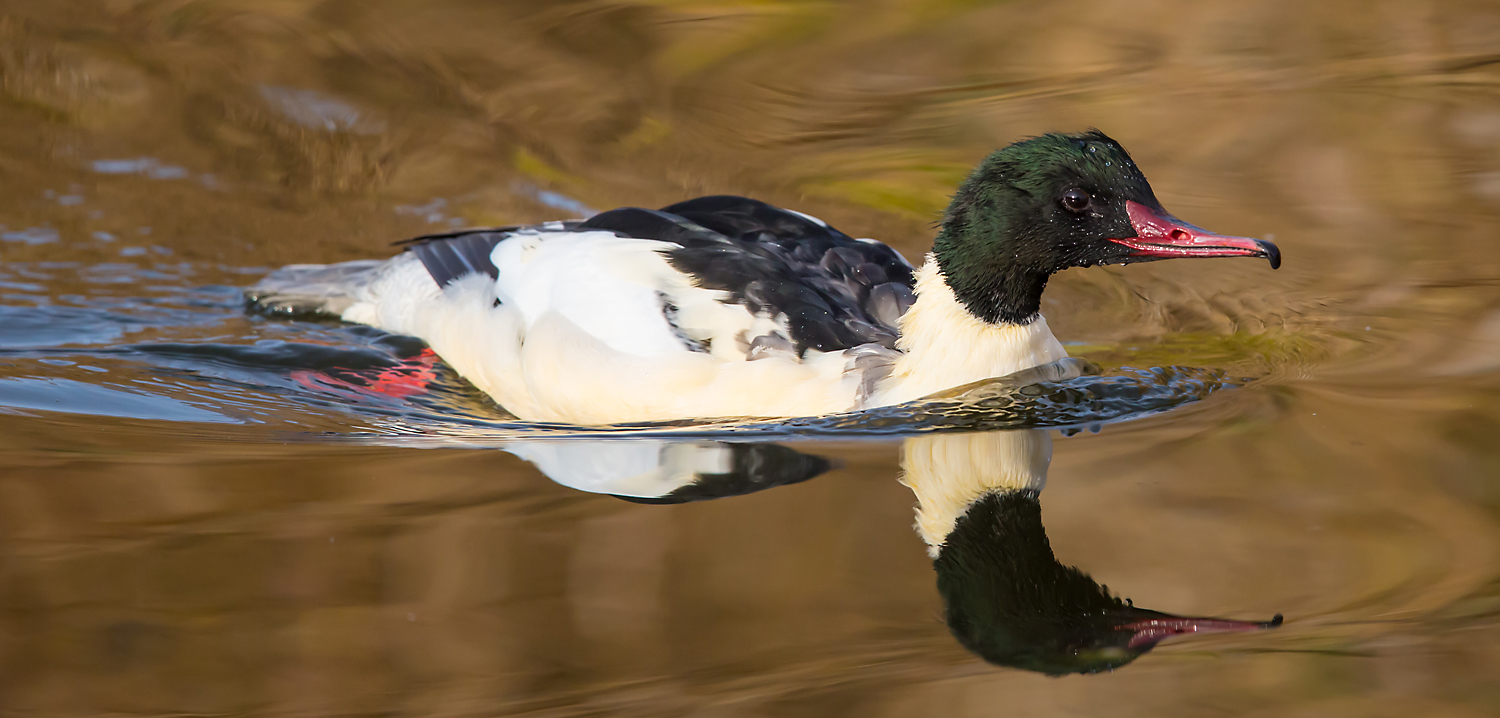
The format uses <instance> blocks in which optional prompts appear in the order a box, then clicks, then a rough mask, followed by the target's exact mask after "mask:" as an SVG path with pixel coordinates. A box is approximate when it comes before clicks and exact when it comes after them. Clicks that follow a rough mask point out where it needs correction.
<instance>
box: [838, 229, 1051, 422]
mask: <svg viewBox="0 0 1500 718" xmlns="http://www.w3.org/2000/svg"><path fill="white" fill-rule="evenodd" d="M916 279H917V284H916V295H917V300H916V302H915V303H914V304H912V305H911V308H910V309H908V310H906V313H905V314H903V315H901V338H900V339H898V340H897V343H896V346H897V348H898V349H900V350H901V351H902V356H901V357H900V358H899V359H897V360H896V363H895V366H894V367H893V369H892V371H891V374H890V376H889V377H887V378H885V379H884V380H882V381H881V383H880V385H879V387H878V388H877V389H876V391H875V393H874V395H873V396H872V397H871V399H870V402H869V403H868V406H889V405H891V404H900V403H903V402H908V401H912V400H915V399H920V398H922V397H924V396H927V395H929V394H933V393H935V392H939V391H942V390H944V389H951V388H953V387H955V386H961V385H963V384H968V383H970V382H976V381H979V380H981V379H989V378H992V377H999V376H1005V375H1006V374H1012V373H1015V372H1018V371H1021V370H1022V369H1030V368H1031V367H1034V366H1039V365H1042V364H1048V363H1051V362H1055V361H1058V360H1060V359H1064V358H1066V357H1067V356H1068V352H1067V350H1065V349H1063V346H1062V344H1061V343H1059V342H1058V341H1057V338H1056V337H1054V336H1052V330H1050V329H1048V328H1047V319H1046V318H1045V317H1042V316H1041V315H1037V318H1036V321H1034V322H1031V323H1030V324H991V323H989V322H986V321H984V320H983V319H980V318H979V317H976V316H974V315H973V314H970V313H969V310H968V309H965V308H964V306H963V304H961V303H959V301H958V299H957V298H956V297H954V296H953V290H952V289H950V288H949V287H948V283H947V282H945V281H943V275H942V273H941V272H939V271H938V265H937V259H936V258H935V257H934V256H933V255H932V254H930V253H929V254H928V255H927V262H926V263H925V264H923V265H922V268H921V269H918V270H917V272H916Z"/></svg>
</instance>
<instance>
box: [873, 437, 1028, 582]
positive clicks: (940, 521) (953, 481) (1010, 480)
mask: <svg viewBox="0 0 1500 718" xmlns="http://www.w3.org/2000/svg"><path fill="white" fill-rule="evenodd" d="M901 454H902V455H901V469H902V472H903V475H902V478H901V483H903V484H905V485H906V486H907V488H910V489H911V490H912V493H915V494H916V495H917V524H916V529H917V533H919V534H921V535H922V540H923V541H925V542H927V553H928V554H930V555H931V556H932V557H933V558H937V555H938V552H939V551H940V550H941V549H942V546H943V543H944V542H945V541H947V540H948V534H950V533H953V527H954V525H956V524H957V523H958V520H959V518H961V517H962V516H963V515H964V514H965V513H967V512H968V510H969V506H970V505H972V504H973V503H974V502H975V501H978V500H979V499H980V498H981V497H983V496H984V495H985V494H989V493H995V492H1002V491H1016V490H1019V489H1035V490H1037V491H1041V490H1042V488H1043V487H1044V486H1046V484H1047V466H1048V465H1049V464H1050V463H1051V462H1052V438H1051V437H1049V436H1048V435H1047V432H1045V431H1042V430H1040V429H1031V430H1028V431H994V432H988V433H982V434H941V435H937V436H919V437H915V438H911V439H907V440H906V443H905V444H904V445H903V446H902V450H901Z"/></svg>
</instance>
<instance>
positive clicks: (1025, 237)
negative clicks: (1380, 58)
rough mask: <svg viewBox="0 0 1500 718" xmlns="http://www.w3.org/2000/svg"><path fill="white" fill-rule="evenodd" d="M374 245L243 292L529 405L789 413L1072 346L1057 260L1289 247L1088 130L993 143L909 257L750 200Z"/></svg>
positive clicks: (893, 400)
mask: <svg viewBox="0 0 1500 718" xmlns="http://www.w3.org/2000/svg"><path fill="white" fill-rule="evenodd" d="M404 246H405V249H406V251H404V252H403V253H401V254H399V255H397V256H395V257H393V258H391V259H388V260H364V261H355V262H345V263H341V264H333V265H293V266H290V267H286V268H283V269H281V270H278V271H277V272H274V273H273V274H271V275H270V276H268V277H267V278H265V279H264V280H263V281H261V282H260V283H259V284H257V285H256V286H255V287H252V288H251V289H249V290H248V291H247V298H248V299H249V300H250V302H251V304H252V305H253V306H254V307H256V308H258V309H259V310H260V311H263V312H266V313H269V314H272V315H277V314H280V315H298V314H309V313H311V314H324V315H333V316H337V317H339V318H341V319H343V320H344V321H348V322H357V323H361V324H368V325H371V326H374V327H378V328H380V329H384V330H386V331H389V332H394V333H398V334H407V335H412V336H415V337H418V338H420V339H422V340H424V341H426V342H427V343H428V345H429V346H431V348H432V349H433V350H434V351H435V352H436V353H437V354H438V355H439V356H440V357H442V358H443V360H444V361H446V362H448V363H449V364H450V365H451V366H452V367H453V368H454V369H455V370H457V371H458V373H459V374H461V375H462V376H464V377H465V378H466V379H468V380H469V381H470V382H472V383H473V384H474V385H475V386H477V387H478V388H479V389H481V390H482V391H484V392H485V393H487V394H488V395H489V396H490V397H492V398H493V399H494V400H495V401H496V402H498V403H499V404H500V405H501V406H503V407H504V408H505V409H506V410H508V411H510V412H511V413H512V414H514V415H516V416H517V417H519V418H521V419H526V420H533V421H552V422H565V423H574V424H609V423H622V422H641V421H661V420H678V419H689V418H712V417H788V416H810V415H819V414H827V413H833V412H839V411H849V410H858V409H863V408H867V407H874V406H889V405H893V404H899V403H903V402H907V401H911V400H914V399H918V398H921V397H923V396H926V395H929V394H932V393H934V392H938V391H941V390H944V389H949V388H952V387H955V386H959V385H963V384H968V383H972V382H975V381H979V380H983V379H988V378H991V377H999V376H1004V375H1007V374H1010V373H1013V372H1016V371H1019V370H1022V369H1027V368H1029V367H1034V366H1038V365H1042V364H1047V363H1050V362H1055V361H1058V360H1060V359H1063V358H1065V357H1066V356H1067V352H1066V351H1065V350H1064V349H1063V347H1062V344H1061V343H1059V342H1058V340H1057V339H1056V338H1055V337H1054V336H1053V334H1052V332H1051V330H1050V329H1049V328H1048V327H1047V320H1046V319H1045V318H1043V317H1042V315H1041V299H1042V292H1043V290H1044V289H1045V288H1046V286H1047V280H1048V279H1049V278H1050V277H1051V276H1052V275H1053V274H1054V273H1056V272H1059V271H1062V270H1064V269H1068V268H1070V267H1089V266H1097V265H1104V264H1129V263H1133V262H1145V261H1154V260H1159V259H1169V258H1175V257H1244V256H1253V257H1264V258H1266V259H1268V260H1270V263H1271V266H1272V268H1275V267H1277V266H1279V264H1280V261H1281V257H1280V252H1279V250H1278V249H1277V248H1276V246H1275V245H1273V244H1271V243H1270V242H1267V241H1263V240H1259V239H1250V238H1245V237H1230V236H1224V235H1218V234H1214V233H1212V232H1209V231H1207V230H1203V229H1200V228H1198V227H1195V226H1193V225H1190V224H1187V223H1185V222H1183V221H1181V220H1178V219H1176V218H1175V217H1173V216H1172V215H1170V214H1168V213H1167V211H1166V210H1165V209H1164V208H1163V207H1162V205H1161V203H1160V202H1159V201H1157V199H1156V195H1155V194H1154V193H1153V192H1152V189H1151V185H1150V183H1148V182H1147V181H1146V177H1145V175H1144V174H1142V173H1141V171H1140V169H1139V168H1138V167H1137V166H1136V164H1135V162H1134V161H1133V160H1132V159H1131V158H1130V155H1129V153H1127V152H1126V151H1125V148H1124V147H1122V146H1121V145H1120V143H1118V142H1116V141H1115V140H1113V139H1111V138H1109V137H1108V136H1106V135H1104V134H1103V133H1102V132H1099V131H1097V130H1094V131H1089V132H1085V133H1080V134H1047V135H1042V136H1039V137H1034V138H1030V139H1026V140H1022V141H1019V142H1016V143H1014V144H1011V145H1009V146H1007V147H1004V148H1002V149H999V150H997V151H995V152H994V153H992V154H991V155H989V156H988V157H987V158H985V159H984V161H983V162H981V163H980V164H979V166H978V167H977V168H976V169H975V170H974V171H973V173H972V174H970V175H969V177H968V178H967V179H966V180H965V181H964V182H963V183H962V184H961V185H960V187H959V188H958V191H957V193H956V194H955V195H954V197H953V201H952V203H951V204H950V205H949V207H948V209H947V211H946V212H945V213H944V215H943V217H942V220H941V223H940V226H939V230H938V233H937V237H936V239H935V241H934V242H933V247H932V251H931V252H929V253H928V254H927V255H926V257H925V260H924V261H923V263H922V265H921V266H920V267H913V266H912V265H911V264H910V263H908V262H907V261H906V259H904V258H903V257H902V256H901V255H900V254H899V253H898V252H896V251H895V250H894V249H892V248H890V247H888V246H886V245H885V244H882V243H880V242H878V241H875V240H873V239H856V238H853V237H850V236H849V235H846V234H844V233H843V232H840V231H838V230H837V229H834V228H833V227H831V226H829V225H828V224H827V223H826V222H823V221H822V220H819V219H816V218H814V217H811V216H809V215H805V214H802V213H799V212H796V211H793V210H787V209H780V208H777V207H774V206H772V205H769V204H766V203H764V202H760V201H757V200H753V199H748V198H744V197H735V196H711V197H700V198H697V199H690V200H687V201H684V202H679V203H677V204H673V205H671V206H668V207H665V208H663V209H660V210H651V209H642V208H638V207H626V208H621V209H615V210H610V211H607V212H603V213H600V214H596V215H594V216H593V217H590V218H588V219H584V220H569V221H561V222H548V223H544V224H539V225H531V226H516V227H503V228H496V229H487V230H470V231H463V232H455V233H451V234H443V235H432V236H425V237H418V238H415V239H412V240H407V241H406V242H405V243H404Z"/></svg>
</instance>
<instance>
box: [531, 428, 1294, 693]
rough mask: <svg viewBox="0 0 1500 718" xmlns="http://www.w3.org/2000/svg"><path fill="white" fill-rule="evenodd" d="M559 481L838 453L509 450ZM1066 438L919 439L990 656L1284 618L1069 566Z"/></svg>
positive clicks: (972, 615) (926, 533) (1063, 659)
mask: <svg viewBox="0 0 1500 718" xmlns="http://www.w3.org/2000/svg"><path fill="white" fill-rule="evenodd" d="M506 450H507V451H509V452H510V453H512V454H515V455H517V456H519V457H521V458H523V459H526V460H527V461H530V462H532V463H533V464H535V465H536V466H537V468H538V469H540V470H541V471H542V472H543V473H545V474H547V476H548V477H549V478H551V479H552V480H554V481H556V482H558V483H560V484H563V485H565V486H569V487H572V488H574V489H578V490H580V491H587V492H590V493H600V494H611V495H614V496H617V497H619V498H622V499H625V500H628V501H633V502H639V503H659V504H670V503H685V502H689V501H703V500H710V499H720V498H727V497H731V496H738V495H742V494H748V493H753V492H756V491H762V490H766V489H770V488H774V487H777V486H785V485H789V484H795V483H799V482H802V481H806V480H808V479H811V478H813V477H815V476H817V475H819V474H821V473H823V472H825V471H827V470H828V469H829V468H831V466H832V464H831V462H829V461H828V460H826V459H824V458H822V457H818V456H813V455H809V454H804V453H801V452H798V451H796V450H793V449H791V448H788V447H785V446H780V445H777V444H769V443H731V442H719V441H686V442H684V441H675V442H674V441H657V440H644V441H643V440H631V441H537V442H521V443H517V444H512V445H509V446H508V447H507V448H506ZM1051 456H1052V441H1051V439H1050V438H1049V437H1048V435H1047V433H1046V432H1045V431H1041V430H1034V429H1033V430H1025V431H1003V432H988V433H973V434H936V435H926V436H919V437H912V438H908V439H906V441H905V444H904V445H903V447H902V461H901V464H902V470H903V477H902V480H901V481H902V483H903V484H905V485H906V486H907V487H909V488H910V489H911V490H912V491H913V492H914V493H915V494H916V497H917V521H916V529H917V532H918V533H919V534H920V535H921V536H922V539H923V540H924V541H925V542H926V543H927V546H928V553H929V554H930V555H931V556H932V559H933V567H934V568H935V569H936V571H937V585H938V592H939V593H940V594H941V595H942V598H943V604H944V607H945V610H944V618H945V620H946V621H947V623H948V627H949V629H950V630H952V632H953V635H954V636H955V637H956V638H957V639H958V641H959V643H961V644H962V645H963V646H964V647H965V648H967V649H968V650H970V651H972V652H973V653H975V654H977V655H979V656H980V657H981V658H983V659H984V660H986V661H989V662H990V663H993V664H996V665H1001V666H1009V667H1014V668H1021V669H1024V670H1028V671H1036V672H1039V673H1046V674H1049V675H1063V674H1068V673H1096V672H1099V671H1106V670H1112V669H1115V668H1118V667H1120V666H1123V665H1125V664H1127V663H1130V662H1131V661H1133V660H1135V659H1136V658H1137V657H1139V656H1140V655H1141V654H1143V653H1146V652H1147V651H1150V650H1151V649H1152V648H1154V647H1156V645H1157V644H1158V643H1160V642H1161V641H1162V640H1164V639H1166V638H1170V637H1172V636H1178V635H1183V634H1189V633H1225V632H1242V631H1254V630H1259V629H1264V628H1275V627H1276V626H1279V625H1281V615H1280V614H1277V615H1276V617H1275V618H1273V619H1271V620H1270V621H1234V620H1226V619H1219V618H1203V617H1189V616H1176V615H1172V614H1169V613H1161V612H1158V611H1151V610H1148V609H1144V608H1137V607H1135V606H1134V605H1132V604H1131V603H1130V602H1129V601H1127V600H1122V599H1120V598H1117V597H1115V596H1112V595H1111V594H1110V593H1109V590H1108V589H1107V588H1106V587H1104V586H1101V585H1099V584H1098V583H1096V582H1095V581H1094V580H1093V579H1091V578H1089V576H1088V574H1086V573H1083V572H1082V571H1079V570H1078V569H1077V568H1074V567H1071V566H1065V565H1063V564H1061V563H1059V562H1058V561H1057V559H1056V557H1054V556H1053V554H1052V547H1051V545H1050V544H1049V543H1048V541H1047V533H1046V529H1045V527H1044V526H1043V525H1042V510H1041V503H1040V501H1039V498H1040V495H1041V491H1042V488H1043V486H1044V485H1045V483H1046V480H1047V466H1048V464H1049V462H1050V461H1051Z"/></svg>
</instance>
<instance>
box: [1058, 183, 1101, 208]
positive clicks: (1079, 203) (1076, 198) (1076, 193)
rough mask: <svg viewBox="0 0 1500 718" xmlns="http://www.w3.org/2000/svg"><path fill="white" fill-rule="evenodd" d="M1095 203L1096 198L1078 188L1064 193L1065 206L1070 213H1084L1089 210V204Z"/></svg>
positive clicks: (1063, 201)
mask: <svg viewBox="0 0 1500 718" xmlns="http://www.w3.org/2000/svg"><path fill="white" fill-rule="evenodd" d="M1093 201H1094V198H1093V197H1090V196H1089V193H1088V192H1085V191H1083V190H1081V189H1077V188H1074V189H1070V190H1068V191H1067V192H1064V193H1063V196H1062V203H1063V206H1064V207H1067V208H1068V211H1070V212H1083V211H1085V210H1087V209H1088V208H1089V203H1091V202H1093Z"/></svg>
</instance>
